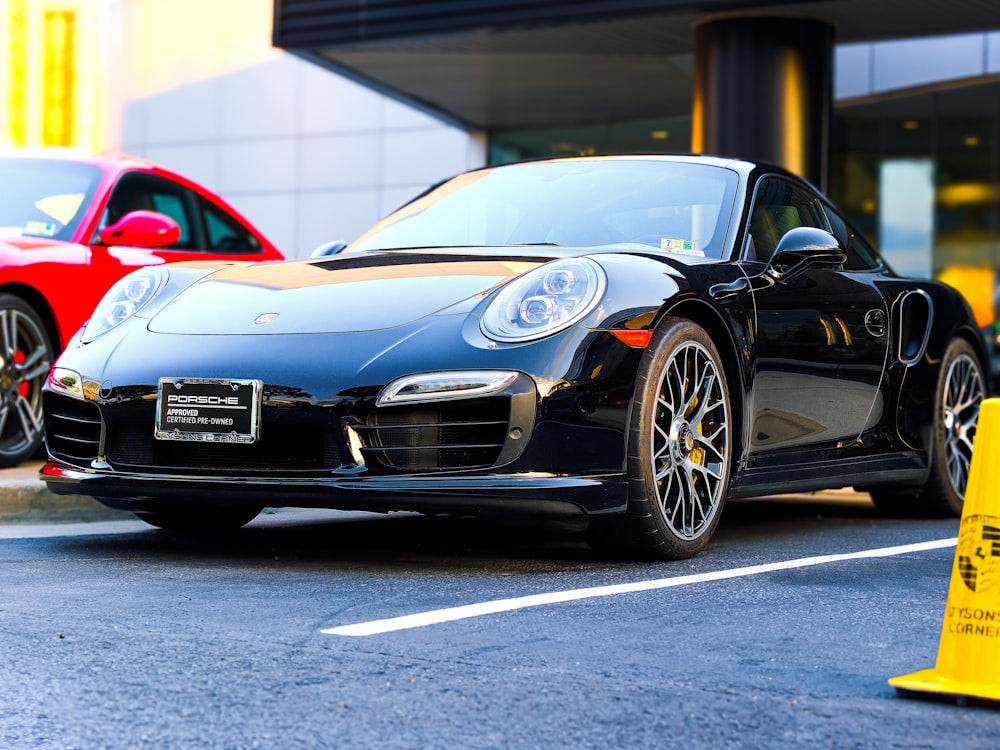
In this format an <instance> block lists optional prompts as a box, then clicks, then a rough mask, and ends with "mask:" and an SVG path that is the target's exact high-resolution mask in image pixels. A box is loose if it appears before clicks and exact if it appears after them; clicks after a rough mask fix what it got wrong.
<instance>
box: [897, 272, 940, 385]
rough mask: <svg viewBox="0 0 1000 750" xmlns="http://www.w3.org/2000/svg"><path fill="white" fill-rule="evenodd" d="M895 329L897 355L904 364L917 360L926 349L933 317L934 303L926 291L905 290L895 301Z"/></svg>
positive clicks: (910, 363)
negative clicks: (896, 314) (896, 315)
mask: <svg viewBox="0 0 1000 750" xmlns="http://www.w3.org/2000/svg"><path fill="white" fill-rule="evenodd" d="M896 309H897V313H898V316H899V317H898V319H897V325H896V331H897V333H898V336H899V340H898V342H897V343H898V348H897V356H898V357H899V361H900V362H902V363H903V364H904V365H907V366H909V365H912V364H914V363H916V362H919V361H920V360H921V358H923V356H924V351H925V350H926V349H927V340H928V339H929V338H930V335H931V322H932V321H933V319H934V303H933V302H932V301H931V298H930V297H929V296H928V294H927V292H925V291H923V290H922V289H915V290H913V291H910V292H906V293H905V294H904V295H903V296H902V297H900V298H899V299H898V300H897V302H896Z"/></svg>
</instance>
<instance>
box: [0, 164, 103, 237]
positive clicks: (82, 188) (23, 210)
mask: <svg viewBox="0 0 1000 750" xmlns="http://www.w3.org/2000/svg"><path fill="white" fill-rule="evenodd" d="M100 177H101V170H100V169H98V168H97V167H95V166H93V165H91V164H82V163H80V162H73V161H58V160H56V159H30V158H27V159H26V158H12V159H0V237H22V236H28V237H47V238H51V239H56V240H66V241H68V240H70V239H72V237H73V233H74V232H75V231H76V228H77V225H79V223H80V220H81V219H82V217H83V214H84V212H85V210H86V207H87V206H88V205H89V203H90V201H91V199H92V198H93V196H94V190H95V189H96V187H97V184H98V182H99V180H100Z"/></svg>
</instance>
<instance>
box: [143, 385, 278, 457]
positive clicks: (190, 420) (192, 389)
mask: <svg viewBox="0 0 1000 750" xmlns="http://www.w3.org/2000/svg"><path fill="white" fill-rule="evenodd" d="M261 386H262V384H261V381H259V380H225V379H215V378H160V383H159V387H158V388H157V395H156V432H155V436H156V438H157V439H158V440H193V441H200V442H206V443H254V442H256V441H257V440H258V439H259V438H260V403H261Z"/></svg>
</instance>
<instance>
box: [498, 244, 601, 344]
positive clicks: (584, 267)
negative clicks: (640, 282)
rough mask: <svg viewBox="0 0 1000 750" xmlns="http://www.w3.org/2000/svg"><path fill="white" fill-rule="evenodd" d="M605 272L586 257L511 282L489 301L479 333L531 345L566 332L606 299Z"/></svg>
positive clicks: (537, 271) (557, 262) (531, 272)
mask: <svg viewBox="0 0 1000 750" xmlns="http://www.w3.org/2000/svg"><path fill="white" fill-rule="evenodd" d="M606 286H607V281H606V279H605V276H604V271H602V270H601V267H600V266H599V265H597V263H595V262H594V261H592V260H590V259H588V258H571V259H569V260H557V261H553V262H551V263H546V264H545V265H544V266H539V267H538V268H536V269H534V270H532V271H528V273H526V274H524V275H523V276H520V277H518V278H516V279H514V280H513V281H511V282H510V283H509V284H507V286H505V287H504V288H503V289H501V290H500V292H499V294H497V296H496V297H494V298H493V301H492V302H491V303H490V305H489V307H487V308H486V312H485V313H484V314H483V318H482V321H481V322H480V328H481V329H482V331H483V333H484V334H485V335H486V336H489V337H490V338H491V339H496V340H497V341H530V340H531V339H538V338H542V337H543V336H548V335H549V334H552V333H555V332H556V331H561V330H563V329H564V328H568V327H569V326H571V325H572V324H573V323H576V322H577V321H578V320H580V319H581V318H582V317H583V316H584V315H586V314H587V313H589V312H590V311H591V310H593V309H594V307H596V306H597V303H598V302H599V301H600V300H601V297H602V296H603V295H604V289H605V287H606Z"/></svg>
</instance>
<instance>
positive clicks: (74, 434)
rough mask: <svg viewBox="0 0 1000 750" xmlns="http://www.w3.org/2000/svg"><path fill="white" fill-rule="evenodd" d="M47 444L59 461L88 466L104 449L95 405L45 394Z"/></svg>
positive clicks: (56, 394)
mask: <svg viewBox="0 0 1000 750" xmlns="http://www.w3.org/2000/svg"><path fill="white" fill-rule="evenodd" d="M42 398H43V399H44V404H43V405H44V410H45V443H46V447H47V448H48V451H49V453H50V454H52V455H53V456H54V457H55V458H58V459H60V460H62V461H66V462H67V463H70V464H76V465H78V466H87V465H89V464H90V462H91V461H93V460H94V459H96V458H97V454H98V452H99V450H100V445H101V413H100V411H98V409H97V406H96V405H95V404H92V403H90V402H89V401H81V400H79V399H76V398H69V397H68V396H62V395H60V394H58V393H52V392H48V391H47V392H45V393H44V394H43V396H42Z"/></svg>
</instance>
